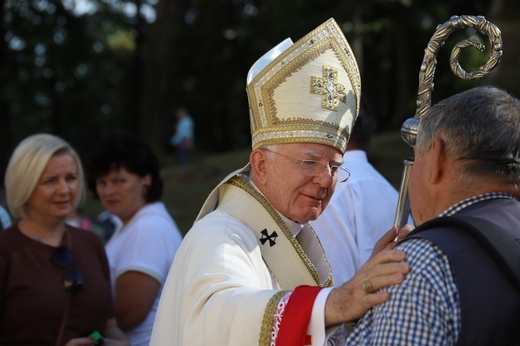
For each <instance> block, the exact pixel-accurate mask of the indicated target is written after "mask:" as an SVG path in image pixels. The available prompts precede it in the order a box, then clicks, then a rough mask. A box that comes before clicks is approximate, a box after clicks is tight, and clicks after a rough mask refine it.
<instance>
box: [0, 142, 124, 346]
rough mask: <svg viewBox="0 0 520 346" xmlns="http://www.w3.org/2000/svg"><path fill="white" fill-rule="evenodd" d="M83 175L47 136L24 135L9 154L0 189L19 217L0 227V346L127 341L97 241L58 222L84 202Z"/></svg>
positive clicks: (63, 146)
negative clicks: (95, 335)
mask: <svg viewBox="0 0 520 346" xmlns="http://www.w3.org/2000/svg"><path fill="white" fill-rule="evenodd" d="M83 178H84V175H83V169H82V167H81V163H80V160H79V158H78V155H77V154H76V152H75V150H74V149H73V148H72V147H71V146H70V145H69V144H68V143H66V142H65V141H63V140H62V139H61V138H58V137H56V136H53V135H48V134H36V135H33V136H30V137H28V138H26V139H25V140H23V141H22V142H21V143H20V144H19V145H18V146H17V148H16V149H15V150H14V152H13V154H12V156H11V159H10V161H9V164H8V166H7V171H6V174H5V188H6V195H7V204H8V206H9V210H10V211H11V214H12V215H13V218H14V219H16V220H19V221H18V222H16V223H15V224H14V225H12V226H11V227H10V228H8V229H6V230H5V231H3V232H0V292H1V294H0V344H1V345H15V344H16V345H64V344H66V345H69V346H72V345H87V344H92V340H91V339H90V338H87V336H88V335H89V334H90V333H92V332H93V331H99V332H100V333H101V334H102V335H103V336H104V337H105V338H106V339H105V343H106V345H128V342H126V341H123V340H125V337H124V334H123V333H122V332H121V330H119V329H118V328H117V323H116V321H115V319H114V313H113V301H112V295H111V290H110V277H109V274H110V272H109V269H108V263H107V258H106V255H105V251H104V249H103V244H102V243H101V241H100V240H99V238H98V237H97V236H95V235H94V234H91V233H90V232H85V231H82V230H79V229H77V228H74V227H71V226H69V225H67V224H66V223H65V220H66V219H67V217H68V216H69V215H70V213H71V212H72V211H73V210H75V209H76V208H77V207H78V205H79V204H80V203H81V202H82V201H83V199H84V193H85V192H84V180H83ZM115 339H117V340H119V341H117V340H115Z"/></svg>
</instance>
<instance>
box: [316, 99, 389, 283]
mask: <svg viewBox="0 0 520 346" xmlns="http://www.w3.org/2000/svg"><path fill="white" fill-rule="evenodd" d="M375 128H376V118H375V115H374V113H373V111H372V107H371V105H370V104H369V102H368V100H367V98H366V97H365V96H363V95H361V105H360V109H359V116H358V118H357V119H356V123H355V124H354V127H353V128H352V133H351V134H350V139H349V142H348V146H347V151H346V152H345V155H343V161H344V164H343V166H344V167H345V168H346V169H347V170H348V171H349V172H350V174H351V176H350V178H349V180H348V181H347V182H345V183H344V184H338V186H337V188H336V191H335V193H334V195H333V196H332V198H331V200H330V203H329V205H328V206H327V209H325V210H324V211H323V213H322V214H321V215H320V217H319V218H317V219H316V220H314V221H311V222H310V224H311V225H312V227H313V228H314V229H315V231H316V233H317V234H318V238H320V241H321V244H322V245H323V249H324V250H325V255H326V256H327V259H328V260H329V263H330V264H331V266H332V277H333V278H334V281H336V282H345V281H347V280H349V279H350V278H351V277H352V276H353V275H354V274H355V273H356V271H357V270H358V269H359V268H360V267H361V265H362V264H364V263H365V262H366V261H367V260H368V259H369V258H370V256H371V254H372V250H373V248H374V246H375V244H376V242H377V241H378V240H379V239H380V238H381V237H382V236H383V235H384V234H385V233H386V232H387V231H388V230H389V229H390V228H392V225H393V222H394V217H395V210H396V206H397V199H398V197H399V193H398V192H397V190H396V189H395V188H394V187H393V186H392V184H390V183H389V182H388V180H386V179H385V178H384V177H383V176H382V175H381V173H379V172H378V171H377V170H376V169H375V168H374V166H372V165H371V164H370V162H368V158H367V151H368V149H369V147H370V140H371V139H372V134H373V132H374V130H375Z"/></svg>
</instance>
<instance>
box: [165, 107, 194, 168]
mask: <svg viewBox="0 0 520 346" xmlns="http://www.w3.org/2000/svg"><path fill="white" fill-rule="evenodd" d="M175 117H176V119H177V122H176V125H175V133H174V135H173V136H172V137H171V138H170V144H171V145H172V146H174V147H175V148H176V150H177V155H178V159H179V164H180V165H182V166H184V165H186V164H187V163H188V153H189V152H190V151H191V150H192V149H193V146H194V141H195V138H194V123H193V118H192V117H191V116H190V114H189V113H188V110H187V109H186V108H184V107H180V108H177V110H176V111H175Z"/></svg>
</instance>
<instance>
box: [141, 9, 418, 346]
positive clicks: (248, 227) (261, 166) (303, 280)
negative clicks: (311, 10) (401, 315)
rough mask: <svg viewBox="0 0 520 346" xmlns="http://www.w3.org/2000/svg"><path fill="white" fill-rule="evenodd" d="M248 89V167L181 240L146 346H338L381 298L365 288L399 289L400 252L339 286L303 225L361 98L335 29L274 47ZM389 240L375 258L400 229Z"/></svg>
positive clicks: (312, 214) (323, 194)
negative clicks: (332, 344)
mask: <svg viewBox="0 0 520 346" xmlns="http://www.w3.org/2000/svg"><path fill="white" fill-rule="evenodd" d="M247 90H248V96H249V106H250V120H251V133H252V146H253V148H252V152H251V154H250V157H249V164H247V165H246V166H245V167H244V168H242V169H239V170H237V171H235V172H233V173H231V174H230V175H229V176H228V177H226V178H225V179H224V180H223V182H222V183H221V184H219V186H217V187H216V188H215V190H214V191H213V192H212V193H211V194H210V196H209V197H208V199H207V200H206V203H205V204H204V206H203V207H202V209H201V211H200V213H199V216H198V217H197V221H195V223H194V225H193V227H192V228H191V229H190V230H189V232H188V233H187V235H186V237H185V238H184V240H183V242H182V244H181V247H180V248H179V251H178V252H177V255H176V256H175V260H174V262H173V264H172V268H171V270H170V273H169V274H168V278H167V282H166V284H165V287H164V291H163V294H162V296H161V301H160V304H159V310H158V312H157V317H156V319H155V325H154V330H153V334H152V340H151V345H158V346H159V345H240V346H241V345H304V344H312V345H324V344H325V343H326V342H328V341H330V342H338V344H340V343H341V342H342V341H343V340H344V334H343V331H344V329H343V325H344V324H345V323H348V322H352V321H354V320H356V319H358V318H359V317H361V316H362V315H363V314H364V312H365V311H366V310H367V309H368V308H369V307H371V306H373V305H376V304H379V303H381V302H383V301H385V300H386V299H388V295H387V294H386V293H382V294H380V293H373V292H367V291H366V290H365V289H363V287H364V286H366V285H368V284H369V283H370V284H371V287H372V288H373V289H379V288H381V287H385V286H387V285H390V284H398V283H400V282H401V281H402V280H403V276H404V275H406V273H407V271H408V265H407V264H406V263H404V262H402V261H403V260H404V257H403V254H402V253H401V252H396V251H392V250H386V251H376V252H377V254H376V255H374V257H373V258H372V259H371V260H369V261H368V262H367V263H366V264H365V265H364V266H363V267H362V268H361V269H360V271H359V272H358V273H357V274H356V275H355V276H354V277H353V278H352V279H351V280H350V281H349V282H347V283H337V286H334V283H333V281H332V275H331V271H330V266H329V264H328V263H327V260H326V258H325V256H324V254H323V249H322V248H321V246H320V243H319V240H318V238H317V237H316V234H315V233H314V231H313V230H312V228H311V227H310V226H309V224H308V221H309V220H313V219H316V218H317V217H318V216H319V215H320V214H321V212H322V211H323V209H324V208H325V207H326V206H327V204H328V202H329V200H330V197H331V195H332V193H333V191H334V188H335V186H336V183H338V182H339V181H344V180H345V179H347V178H348V175H347V172H346V171H344V170H343V169H342V168H341V167H340V166H341V164H342V162H343V158H342V155H343V153H344V151H345V149H346V147H347V140H348V136H349V132H350V128H351V126H352V125H353V123H354V120H355V118H356V116H357V112H358V104H359V96H360V93H361V91H360V80H359V73H358V70H357V65H356V62H355V60H354V58H353V55H352V51H351V50H350V46H349V45H348V42H347V41H346V39H345V37H344V36H343V33H342V31H341V29H340V28H339V26H338V25H337V23H336V22H335V21H334V20H333V19H332V18H331V19H329V20H328V21H327V22H325V23H323V24H322V25H321V26H319V27H318V28H316V29H315V30H313V31H312V32H311V33H309V34H308V35H306V36H305V37H304V38H302V39H301V40H299V41H298V42H296V43H294V44H293V43H292V41H291V40H290V39H286V40H285V41H283V42H282V43H280V44H279V45H277V46H276V47H275V48H273V49H272V50H271V51H269V52H268V53H267V54H266V55H264V57H262V58H261V59H260V60H259V61H257V63H255V64H254V65H253V67H252V68H251V70H250V73H249V75H248V78H247ZM385 236H386V238H385V239H383V240H382V242H380V243H379V244H378V248H377V249H378V250H381V249H382V248H384V247H385V246H386V245H389V246H391V245H392V244H388V243H391V242H392V241H393V239H394V238H395V237H396V236H397V229H396V228H394V229H393V230H392V231H390V232H388V234H387V235H385ZM369 280H370V281H369ZM333 340H334V341H333Z"/></svg>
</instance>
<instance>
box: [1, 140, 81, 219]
mask: <svg viewBox="0 0 520 346" xmlns="http://www.w3.org/2000/svg"><path fill="white" fill-rule="evenodd" d="M61 154H67V155H70V156H72V157H73V158H74V161H76V166H77V169H78V181H79V188H78V194H77V196H76V200H75V201H74V206H73V207H74V208H77V207H78V206H80V205H81V204H82V203H83V202H84V200H85V182H84V173H83V167H82V166H81V160H80V158H79V156H78V154H77V153H76V151H75V150H74V149H73V148H72V147H71V146H70V144H69V143H67V142H66V141H64V140H63V139H61V138H59V137H57V136H54V135H50V134H46V133H39V134H35V135H32V136H29V137H27V138H25V139H24V140H22V141H21V142H20V143H19V144H18V146H17V147H16V148H15V150H14V151H13V154H12V155H11V158H10V160H9V164H8V165H7V170H6V172H5V181H4V185H5V191H6V197H7V205H8V207H9V211H10V212H11V214H12V215H13V217H15V218H19V219H24V218H26V217H27V214H26V212H25V204H26V203H27V200H28V199H29V198H30V197H31V195H32V193H33V191H34V189H35V187H36V184H37V183H38V180H39V179H40V177H41V175H42V173H43V171H44V169H45V167H46V166H47V163H48V162H49V160H50V158H51V157H53V156H55V155H61Z"/></svg>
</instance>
